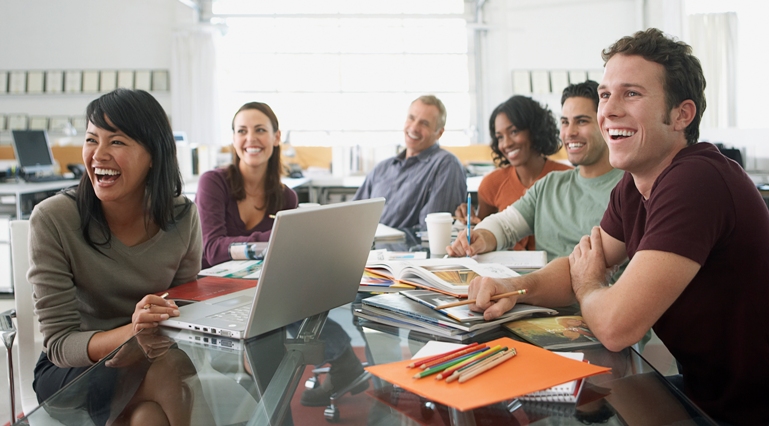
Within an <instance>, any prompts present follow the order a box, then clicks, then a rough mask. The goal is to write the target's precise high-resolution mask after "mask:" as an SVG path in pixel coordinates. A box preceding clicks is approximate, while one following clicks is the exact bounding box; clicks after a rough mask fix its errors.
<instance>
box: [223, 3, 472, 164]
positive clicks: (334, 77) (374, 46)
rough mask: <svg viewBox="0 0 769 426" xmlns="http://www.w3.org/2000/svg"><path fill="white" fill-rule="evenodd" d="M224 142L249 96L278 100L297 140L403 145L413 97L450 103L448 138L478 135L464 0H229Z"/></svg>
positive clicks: (459, 140)
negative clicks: (474, 125)
mask: <svg viewBox="0 0 769 426" xmlns="http://www.w3.org/2000/svg"><path fill="white" fill-rule="evenodd" d="M213 12H214V19H216V20H221V21H223V22H225V23H226V25H227V27H228V31H227V33H226V35H224V36H223V37H222V38H221V40H220V43H219V45H218V46H217V52H218V53H217V62H218V67H219V69H218V75H219V87H220V88H221V90H220V92H221V94H222V97H221V100H220V110H221V113H222V117H221V119H222V123H225V126H224V127H226V128H224V129H222V138H223V139H222V140H223V141H229V140H230V137H231V130H230V128H229V125H230V123H231V120H232V114H233V113H234V112H235V111H236V110H237V109H238V108H239V107H240V106H241V105H242V104H244V103H246V102H249V101H260V102H266V103H267V104H269V105H270V106H271V107H272V108H273V110H274V111H275V113H276V114H277V116H278V119H279V120H280V127H281V130H282V131H283V138H284V139H288V140H290V142H291V143H292V144H294V145H324V146H333V145H350V146H352V145H360V146H362V147H367V146H368V147H382V146H391V147H392V148H393V150H392V151H390V152H394V147H395V146H396V145H398V144H402V142H403V136H402V133H401V129H402V127H403V123H404V120H405V116H406V111H407V109H408V105H409V103H410V102H411V101H412V100H414V99H415V98H417V97H418V96H420V95H422V94H427V93H432V94H435V95H436V96H438V97H439V98H440V99H441V100H442V101H443V102H444V104H445V105H446V109H447V111H448V120H447V123H446V131H445V133H444V136H443V137H442V138H441V143H442V144H445V145H466V144H468V143H469V140H470V137H469V136H468V134H467V132H466V129H468V128H469V127H470V117H471V112H470V96H471V94H470V93H469V90H470V89H469V87H470V84H469V71H468V70H469V68H468V66H469V65H468V54H467V52H468V30H467V28H466V21H465V19H464V15H463V13H464V5H463V1H462V0H384V1H373V0H371V1H365V2H361V1H351V0H337V1H324V2H317V1H307V0H292V1H286V0H262V1H235V0H220V1H218V2H215V3H214V9H213Z"/></svg>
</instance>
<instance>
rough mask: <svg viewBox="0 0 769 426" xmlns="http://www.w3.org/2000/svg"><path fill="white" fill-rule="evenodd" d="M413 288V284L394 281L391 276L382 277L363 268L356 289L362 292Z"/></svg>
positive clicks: (395, 291)
mask: <svg viewBox="0 0 769 426" xmlns="http://www.w3.org/2000/svg"><path fill="white" fill-rule="evenodd" d="M414 288H415V287H414V286H413V285H408V284H403V283H399V282H395V281H394V280H393V279H392V278H388V277H383V276H380V275H376V274H374V273H373V272H370V271H365V270H364V271H363V276H362V277H361V279H360V286H359V287H358V291H359V292H363V293H397V292H399V291H402V290H412V289H414Z"/></svg>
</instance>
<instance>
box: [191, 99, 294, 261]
mask: <svg viewBox="0 0 769 426" xmlns="http://www.w3.org/2000/svg"><path fill="white" fill-rule="evenodd" d="M280 173H281V163H280V129H279V128H278V118H277V117H276V116H275V113H274V112H273V111H272V109H271V108H270V107H269V106H268V105H267V104H264V103H261V102H249V103H247V104H245V105H243V106H242V107H240V109H239V110H238V112H237V113H236V114H235V118H233V120H232V164H230V165H229V166H227V167H226V168H222V169H215V170H210V171H208V172H206V173H204V174H203V175H202V176H201V177H200V181H199V183H198V191H197V196H196V198H195V203H196V204H197V206H198V211H199V213H200V223H201V228H202V232H203V268H209V267H211V266H213V265H216V264H218V263H222V262H225V261H227V260H230V255H229V251H228V248H229V246H230V244H232V243H236V242H249V241H269V239H270V233H271V231H272V222H273V219H272V218H271V217H270V216H271V215H274V214H275V213H276V212H278V211H279V210H286V209H294V208H296V206H297V197H296V193H295V192H294V191H293V190H292V189H291V188H288V187H286V186H285V185H283V184H282V183H281V181H280Z"/></svg>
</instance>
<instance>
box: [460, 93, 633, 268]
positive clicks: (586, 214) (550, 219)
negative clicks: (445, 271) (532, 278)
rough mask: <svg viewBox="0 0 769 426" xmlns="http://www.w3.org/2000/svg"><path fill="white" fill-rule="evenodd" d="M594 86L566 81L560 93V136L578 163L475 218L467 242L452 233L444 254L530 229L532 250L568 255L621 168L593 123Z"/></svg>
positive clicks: (484, 246)
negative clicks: (615, 164) (611, 158)
mask: <svg viewBox="0 0 769 426" xmlns="http://www.w3.org/2000/svg"><path fill="white" fill-rule="evenodd" d="M597 88H598V83H596V82H594V81H590V80H588V81H586V82H584V83H578V84H572V85H570V86H568V87H567V88H566V89H564V90H563V95H562V97H561V106H562V110H561V112H562V117H561V140H562V141H563V143H564V146H565V147H566V153H567V155H568V157H569V161H570V162H571V163H572V164H574V165H575V166H577V167H576V168H575V169H573V170H567V171H562V172H552V173H548V174H547V176H545V177H544V178H542V179H540V180H538V181H537V182H536V183H535V184H534V186H532V187H531V188H529V190H528V191H527V192H526V194H525V195H524V196H523V197H522V198H521V199H519V200H518V201H516V202H515V203H513V204H512V205H511V206H510V207H508V208H506V209H505V210H503V211H501V212H499V213H496V214H493V215H491V216H489V217H487V218H486V219H484V220H483V221H482V222H481V223H480V224H478V225H477V226H476V227H475V229H474V230H473V232H472V235H471V245H468V244H467V239H466V238H457V239H456V241H454V244H452V245H451V246H450V247H449V248H448V250H447V251H448V253H449V255H451V256H465V255H469V256H472V255H475V254H478V253H485V252H489V251H493V250H504V249H506V248H508V247H512V246H514V245H515V243H516V242H518V241H519V240H520V239H522V238H524V237H526V236H528V235H532V234H533V235H535V236H536V247H537V250H544V251H546V252H547V258H548V261H550V260H553V259H554V258H556V257H561V256H568V255H569V254H570V253H571V251H572V250H573V249H574V246H575V245H577V244H578V243H579V240H580V238H582V236H583V235H585V234H587V233H590V230H591V229H592V228H593V227H594V226H596V225H598V223H599V222H600V221H601V218H602V217H603V213H604V211H605V210H606V206H607V205H608V204H609V195H610V194H611V190H612V189H613V188H614V186H615V185H616V184H617V182H619V180H620V178H622V176H623V172H622V171H621V170H616V169H614V168H612V166H611V165H610V164H609V149H608V147H607V146H606V142H605V141H604V139H603V136H602V135H601V131H600V129H599V128H598V118H597V114H596V113H597V111H598V91H597Z"/></svg>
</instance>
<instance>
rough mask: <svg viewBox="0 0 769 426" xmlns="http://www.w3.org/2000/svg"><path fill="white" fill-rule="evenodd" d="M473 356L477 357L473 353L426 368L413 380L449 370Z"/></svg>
mask: <svg viewBox="0 0 769 426" xmlns="http://www.w3.org/2000/svg"><path fill="white" fill-rule="evenodd" d="M482 351H483V350H482V349H481V350H479V351H478V352H482ZM475 355H477V354H476V353H475V352H472V353H469V354H467V355H464V356H460V357H459V358H455V359H452V360H450V361H446V362H444V363H443V364H438V365H436V366H435V367H431V368H428V369H426V370H424V371H422V372H421V373H417V374H415V375H414V378H415V379H421V378H423V377H427V376H431V375H433V374H435V373H438V372H440V371H444V370H446V369H447V368H450V367H452V366H454V365H457V364H460V363H461V362H463V361H465V360H467V359H469V358H472V357H474V356H475Z"/></svg>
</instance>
